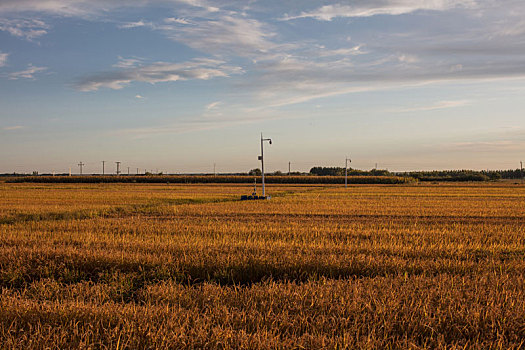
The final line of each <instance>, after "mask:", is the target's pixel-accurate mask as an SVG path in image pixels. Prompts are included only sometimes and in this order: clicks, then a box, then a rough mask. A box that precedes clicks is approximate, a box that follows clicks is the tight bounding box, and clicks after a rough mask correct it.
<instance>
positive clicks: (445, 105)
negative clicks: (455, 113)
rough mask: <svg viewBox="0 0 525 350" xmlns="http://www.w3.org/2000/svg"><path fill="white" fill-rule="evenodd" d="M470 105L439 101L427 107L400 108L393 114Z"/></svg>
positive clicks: (459, 101) (465, 102) (461, 101)
mask: <svg viewBox="0 0 525 350" xmlns="http://www.w3.org/2000/svg"><path fill="white" fill-rule="evenodd" d="M470 103H471V101H469V100H457V101H439V102H437V103H433V104H430V105H426V106H416V107H409V108H400V109H396V110H392V111H391V112H398V113H409V112H426V111H434V110H438V109H447V108H457V107H464V106H468V105H469V104H470Z"/></svg>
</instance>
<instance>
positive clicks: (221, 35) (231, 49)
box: [157, 13, 277, 57]
mask: <svg viewBox="0 0 525 350" xmlns="http://www.w3.org/2000/svg"><path fill="white" fill-rule="evenodd" d="M157 28H158V29H159V30H161V31H162V32H164V33H165V34H166V35H167V36H168V37H169V38H170V39H172V40H174V41H178V42H181V43H184V44H186V45H187V46H189V47H191V48H194V49H196V50H199V51H201V52H205V53H209V54H214V55H238V56H242V57H255V56H258V55H261V54H265V53H268V52H269V51H271V50H273V49H275V48H276V46H277V45H276V44H275V43H273V42H272V41H271V40H270V39H271V38H272V37H274V36H275V35H276V34H275V33H274V32H273V31H272V30H271V29H270V28H269V27H268V25H266V24H265V23H263V22H260V21H258V20H255V19H251V18H245V17H242V16H238V15H232V14H223V13H217V14H213V16H211V17H209V18H206V19H200V20H199V21H198V22H192V25H189V26H188V25H186V23H182V24H181V23H180V22H177V23H175V24H165V25H159V26H157Z"/></svg>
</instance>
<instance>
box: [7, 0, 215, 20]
mask: <svg viewBox="0 0 525 350" xmlns="http://www.w3.org/2000/svg"><path fill="white" fill-rule="evenodd" d="M155 4H157V5H171V6H172V5H173V4H179V5H181V4H182V5H186V6H192V7H197V8H200V9H202V10H205V11H208V12H216V11H219V8H217V7H215V6H212V5H210V4H209V3H208V2H207V1H200V0H154V1H152V0H126V1H112V0H68V1H64V0H2V1H0V14H2V13H4V14H13V13H15V14H16V13H46V14H51V15H59V16H67V17H92V16H101V15H107V14H111V12H113V11H115V10H116V9H119V8H130V7H145V6H151V5H155Z"/></svg>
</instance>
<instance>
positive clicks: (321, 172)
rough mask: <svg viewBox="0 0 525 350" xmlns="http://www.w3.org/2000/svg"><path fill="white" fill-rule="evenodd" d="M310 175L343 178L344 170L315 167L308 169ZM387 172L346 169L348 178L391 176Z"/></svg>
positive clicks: (381, 170)
mask: <svg viewBox="0 0 525 350" xmlns="http://www.w3.org/2000/svg"><path fill="white" fill-rule="evenodd" d="M310 174H312V175H316V176H344V175H345V168H341V167H320V166H316V167H313V168H312V169H310ZM393 175H394V174H392V173H390V172H389V171H388V170H383V169H372V170H357V169H352V168H348V176H393Z"/></svg>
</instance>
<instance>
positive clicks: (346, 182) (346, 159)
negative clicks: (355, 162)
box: [345, 157, 352, 188]
mask: <svg viewBox="0 0 525 350" xmlns="http://www.w3.org/2000/svg"><path fill="white" fill-rule="evenodd" d="M348 161H350V163H352V160H351V159H349V158H348V157H346V158H345V188H347V187H348Z"/></svg>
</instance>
